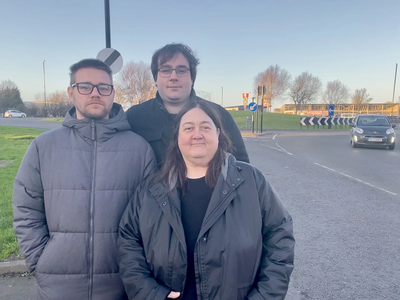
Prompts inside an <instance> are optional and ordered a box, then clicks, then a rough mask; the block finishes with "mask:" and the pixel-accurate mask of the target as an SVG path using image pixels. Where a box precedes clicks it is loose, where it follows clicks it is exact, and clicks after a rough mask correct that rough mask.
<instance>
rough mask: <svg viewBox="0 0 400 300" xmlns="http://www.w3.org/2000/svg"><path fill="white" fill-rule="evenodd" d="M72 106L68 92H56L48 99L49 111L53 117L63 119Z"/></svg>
mask: <svg viewBox="0 0 400 300" xmlns="http://www.w3.org/2000/svg"><path fill="white" fill-rule="evenodd" d="M71 106H72V103H71V101H69V99H68V95H67V92H65V91H56V92H54V93H51V94H50V95H49V96H48V97H47V111H48V113H49V114H50V115H52V116H53V117H63V116H65V114H66V113H67V111H68V109H69V108H70V107H71Z"/></svg>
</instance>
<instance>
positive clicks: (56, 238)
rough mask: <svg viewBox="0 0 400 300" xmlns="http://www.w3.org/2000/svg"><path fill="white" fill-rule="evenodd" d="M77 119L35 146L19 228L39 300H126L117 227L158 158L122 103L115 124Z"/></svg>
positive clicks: (20, 176) (23, 181) (23, 175)
mask: <svg viewBox="0 0 400 300" xmlns="http://www.w3.org/2000/svg"><path fill="white" fill-rule="evenodd" d="M75 115H76V114H75V108H72V109H71V110H70V111H69V112H68V113H67V115H66V117H65V119H64V122H63V126H62V127H60V128H58V129H54V130H51V131H48V132H45V133H43V134H41V135H39V136H38V137H37V138H36V139H34V140H33V142H32V143H31V145H30V146H29V148H28V150H27V152H26V154H25V156H24V158H23V161H22V163H21V166H20V168H19V170H18V173H17V176H16V178H15V183H14V195H13V209H14V230H15V233H16V235H17V238H18V242H19V246H20V249H21V253H22V254H23V255H24V257H25V259H26V265H27V267H28V269H29V271H30V272H31V273H33V275H34V276H35V278H36V280H37V283H38V294H39V295H38V297H39V299H57V300H61V299H73V300H77V299H79V300H83V299H107V300H110V299H124V298H125V297H126V294H125V292H124V287H123V284H122V282H121V279H120V276H119V271H118V264H117V237H118V224H119V221H120V219H121V216H122V214H123V212H124V210H125V208H126V205H127V204H128V202H129V199H130V197H131V196H132V194H133V193H134V191H135V189H136V187H137V186H138V185H139V184H140V182H142V180H143V179H144V178H147V177H148V176H149V175H150V174H151V173H153V172H154V170H156V169H157V164H156V160H155V157H154V153H153V151H152V149H151V147H150V145H149V144H148V143H147V142H146V141H145V140H144V139H143V138H141V137H140V136H138V135H136V134H134V133H133V132H131V131H130V130H129V129H130V126H129V124H128V122H127V120H126V117H125V116H124V112H123V110H122V107H121V106H120V105H119V104H114V105H113V108H112V111H111V113H110V119H104V120H89V119H84V120H78V119H76V117H75Z"/></svg>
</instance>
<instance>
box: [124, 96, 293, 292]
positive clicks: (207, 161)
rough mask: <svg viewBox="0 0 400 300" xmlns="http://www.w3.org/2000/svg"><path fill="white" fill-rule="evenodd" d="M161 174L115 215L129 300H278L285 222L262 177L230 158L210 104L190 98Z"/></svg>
mask: <svg viewBox="0 0 400 300" xmlns="http://www.w3.org/2000/svg"><path fill="white" fill-rule="evenodd" d="M177 122H178V124H177V126H176V129H175V130H174V131H173V133H172V143H171V144H170V146H169V148H168V150H167V152H166V155H165V162H164V165H163V167H162V169H161V173H160V174H159V175H157V177H155V178H152V180H147V181H146V182H144V183H142V184H141V185H140V186H139V187H138V189H137V191H136V193H135V196H134V197H133V198H132V200H131V201H130V202H129V204H128V207H127V209H126V211H125V213H124V215H123V217H122V219H121V223H120V233H119V242H118V245H119V254H118V263H119V267H120V274H121V278H122V281H123V282H124V285H125V289H126V292H127V294H128V296H129V299H177V298H178V297H180V298H179V299H183V300H194V299H210V300H211V299H227V300H233V299H242V300H244V299H248V300H252V299H257V300H258V299H269V300H278V299H279V300H283V299H284V298H285V295H286V293H287V290H288V286H289V280H290V275H291V273H292V270H293V261H294V246H295V241H294V237H293V223H292V218H291V216H290V215H289V213H288V212H287V210H286V209H285V207H284V206H283V204H282V203H281V201H280V200H279V198H278V196H277V194H276V193H275V191H274V189H273V188H272V187H271V185H270V183H269V182H268V181H267V180H266V179H265V177H264V175H263V173H262V172H261V171H259V170H258V169H256V168H255V167H253V166H251V165H250V164H247V163H243V162H240V161H237V160H236V159H235V157H234V156H232V155H231V154H229V153H228V152H227V151H229V149H230V145H231V142H230V140H229V138H228V137H227V135H226V134H225V132H224V129H223V126H222V122H221V121H220V118H219V116H218V114H217V112H216V111H215V110H214V105H212V104H211V103H210V102H208V101H204V100H201V99H198V100H196V101H191V102H190V103H188V104H187V105H186V107H185V108H184V109H182V110H181V111H180V113H179V115H178V116H177Z"/></svg>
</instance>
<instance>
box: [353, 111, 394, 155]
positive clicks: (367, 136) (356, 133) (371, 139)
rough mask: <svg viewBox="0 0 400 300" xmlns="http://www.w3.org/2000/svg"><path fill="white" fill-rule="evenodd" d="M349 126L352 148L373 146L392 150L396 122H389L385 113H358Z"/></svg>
mask: <svg viewBox="0 0 400 300" xmlns="http://www.w3.org/2000/svg"><path fill="white" fill-rule="evenodd" d="M350 126H351V127H352V128H351V129H350V136H351V140H350V143H351V145H352V146H353V148H356V147H359V146H374V147H389V149H390V150H393V149H394V147H395V144H396V143H395V142H396V133H395V131H394V128H395V127H396V124H392V123H390V121H389V119H388V118H387V117H386V116H385V115H366V114H365V115H358V116H357V118H356V119H355V121H354V123H353V124H351V125H350Z"/></svg>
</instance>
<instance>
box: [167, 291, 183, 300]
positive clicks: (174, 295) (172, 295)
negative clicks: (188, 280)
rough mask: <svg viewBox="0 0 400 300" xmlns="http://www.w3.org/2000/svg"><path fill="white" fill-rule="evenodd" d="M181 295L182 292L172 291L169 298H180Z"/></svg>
mask: <svg viewBox="0 0 400 300" xmlns="http://www.w3.org/2000/svg"><path fill="white" fill-rule="evenodd" d="M180 295H181V293H179V292H171V293H169V295H168V297H167V298H168V299H177V298H179V296H180Z"/></svg>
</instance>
